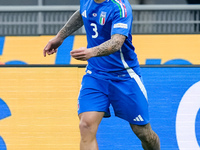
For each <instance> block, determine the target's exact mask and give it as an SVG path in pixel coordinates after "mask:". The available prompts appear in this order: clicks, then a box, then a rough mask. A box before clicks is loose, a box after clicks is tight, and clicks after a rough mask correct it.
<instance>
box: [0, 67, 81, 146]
mask: <svg viewBox="0 0 200 150" xmlns="http://www.w3.org/2000/svg"><path fill="white" fill-rule="evenodd" d="M83 74H84V68H54V67H53V68H48V67H46V68H43V67H41V68H29V67H27V68H13V67H12V68H4V67H3V68H0V76H1V78H0V85H1V86H0V149H1V150H78V149H79V141H80V135H79V127H78V126H79V119H78V115H77V97H78V92H79V89H80V83H81V77H82V75H83ZM6 109H7V110H6ZM2 116H3V117H2ZM3 146H4V147H3Z"/></svg>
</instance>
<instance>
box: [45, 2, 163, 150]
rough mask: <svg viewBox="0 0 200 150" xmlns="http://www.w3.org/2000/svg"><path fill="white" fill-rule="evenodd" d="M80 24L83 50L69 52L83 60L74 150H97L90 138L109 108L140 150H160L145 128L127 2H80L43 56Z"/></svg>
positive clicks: (145, 109)
mask: <svg viewBox="0 0 200 150" xmlns="http://www.w3.org/2000/svg"><path fill="white" fill-rule="evenodd" d="M82 25H84V27H85V30H86V34H87V42H88V46H87V48H85V47H81V48H79V49H76V50H73V51H71V56H72V57H73V58H75V59H77V60H81V61H86V60H87V61H88V65H87V68H86V74H85V75H84V77H83V79H82V87H81V89H80V94H79V97H78V105H79V109H78V115H79V119H80V124H79V127H80V133H81V141H80V149H81V150H98V144H97V140H96V133H97V129H98V126H99V124H100V122H101V120H102V118H103V117H109V116H110V111H109V106H110V105H112V106H113V108H114V112H115V115H116V116H117V117H120V118H122V119H124V120H126V121H128V122H129V124H130V127H131V128H132V130H133V132H134V133H135V134H136V135H137V137H138V138H139V139H140V140H141V142H142V146H143V148H144V150H160V142H159V138H158V136H157V134H156V133H155V132H154V131H153V130H152V129H151V126H150V123H149V114H148V102H147V93H146V90H145V87H144V85H143V83H142V81H141V74H140V66H139V63H138V59H137V55H136V54H135V51H134V50H135V48H134V46H133V45H132V36H131V27H132V9H131V6H130V4H129V2H128V0H80V10H77V11H76V12H75V13H74V14H73V15H72V17H71V18H70V19H69V20H68V21H67V23H66V24H65V25H64V27H63V28H62V29H61V30H60V31H59V32H58V34H57V35H56V36H55V37H54V38H53V39H51V40H50V41H49V42H48V44H47V45H46V47H45V48H44V51H43V53H44V56H46V54H48V55H51V54H53V53H56V52H57V48H58V47H59V46H60V45H61V44H62V42H63V40H64V39H65V38H67V37H68V36H69V35H70V34H72V33H73V32H74V31H76V30H77V29H79V28H80V27H81V26H82Z"/></svg>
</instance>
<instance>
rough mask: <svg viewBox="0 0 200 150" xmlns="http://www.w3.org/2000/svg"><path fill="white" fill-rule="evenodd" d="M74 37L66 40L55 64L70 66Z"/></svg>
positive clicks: (59, 50) (59, 49) (60, 48)
mask: <svg viewBox="0 0 200 150" xmlns="http://www.w3.org/2000/svg"><path fill="white" fill-rule="evenodd" d="M73 44H74V36H69V37H68V38H66V39H65V40H64V42H63V43H62V45H61V46H60V47H59V48H58V52H57V55H56V61H55V64H63V65H64V64H70V60H71V56H70V51H71V50H72V48H73Z"/></svg>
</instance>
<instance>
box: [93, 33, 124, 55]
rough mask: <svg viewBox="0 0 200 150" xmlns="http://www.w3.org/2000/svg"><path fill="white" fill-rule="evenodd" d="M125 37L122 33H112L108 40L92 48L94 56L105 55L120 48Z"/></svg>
mask: <svg viewBox="0 0 200 150" xmlns="http://www.w3.org/2000/svg"><path fill="white" fill-rule="evenodd" d="M125 39H126V37H125V36H124V35H120V34H114V35H113V36H112V37H111V39H110V40H108V41H106V42H104V43H102V44H101V45H99V46H97V47H94V48H93V52H94V56H96V57H98V56H107V55H110V54H112V53H114V52H116V51H118V50H120V48H121V47H122V45H123V43H124V41H125Z"/></svg>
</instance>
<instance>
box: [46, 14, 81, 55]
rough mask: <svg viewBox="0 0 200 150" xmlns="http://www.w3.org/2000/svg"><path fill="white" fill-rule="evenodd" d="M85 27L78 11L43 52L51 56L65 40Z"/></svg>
mask: <svg viewBox="0 0 200 150" xmlns="http://www.w3.org/2000/svg"><path fill="white" fill-rule="evenodd" d="M82 26H83V20H82V17H81V14H80V10H77V11H76V12H75V13H74V14H73V15H72V16H71V17H70V18H69V20H68V21H67V23H66V24H65V25H64V26H63V27H62V29H61V30H60V31H59V32H58V33H57V35H56V36H55V37H54V38H53V39H51V40H50V41H49V42H48V43H47V45H46V46H45V48H44V50H43V55H44V57H46V54H48V55H51V54H54V53H56V52H57V49H58V47H59V46H60V45H61V44H62V43H63V41H64V39H65V38H67V37H68V36H69V35H71V34H72V33H73V32H74V31H76V30H78V29H79V28H80V27H82Z"/></svg>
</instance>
